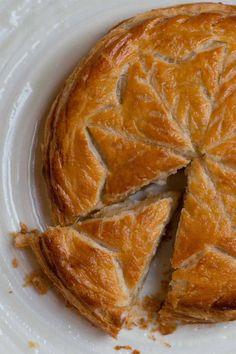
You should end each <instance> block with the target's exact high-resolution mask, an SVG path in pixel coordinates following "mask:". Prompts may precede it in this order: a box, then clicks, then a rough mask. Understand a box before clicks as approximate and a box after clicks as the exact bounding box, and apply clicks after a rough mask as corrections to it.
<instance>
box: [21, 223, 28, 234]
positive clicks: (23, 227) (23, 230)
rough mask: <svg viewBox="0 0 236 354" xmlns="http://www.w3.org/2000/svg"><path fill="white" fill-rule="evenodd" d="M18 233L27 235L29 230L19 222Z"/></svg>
mask: <svg viewBox="0 0 236 354" xmlns="http://www.w3.org/2000/svg"><path fill="white" fill-rule="evenodd" d="M20 232H21V233H22V234H27V233H28V232H29V228H28V226H27V225H26V224H24V223H23V222H20Z"/></svg>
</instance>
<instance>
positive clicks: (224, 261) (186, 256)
mask: <svg viewBox="0 0 236 354" xmlns="http://www.w3.org/2000/svg"><path fill="white" fill-rule="evenodd" d="M43 165H44V168H43V169H44V176H45V180H46V183H47V187H48V193H49V197H50V202H51V208H52V214H53V218H54V221H55V223H57V224H60V225H61V227H56V228H50V229H49V230H47V231H46V232H45V233H44V234H42V235H41V236H37V237H36V236H35V238H34V239H33V241H32V247H33V250H34V251H35V253H36V255H37V257H38V259H39V261H40V263H41V265H42V267H43V268H44V270H45V272H46V273H47V274H48V276H49V277H51V279H52V280H53V281H54V282H55V285H56V286H57V288H58V289H59V291H60V292H62V293H63V295H64V296H65V297H66V298H67V299H68V301H70V302H71V303H73V304H74V306H76V307H77V308H78V309H79V311H80V312H81V313H82V314H84V315H85V316H86V317H87V318H89V319H90V320H91V321H92V322H94V323H96V324H97V325H98V326H100V327H101V328H103V329H105V330H106V331H108V332H109V333H110V334H112V335H114V336H115V335H116V334H117V333H118V331H119V329H120V328H121V326H122V323H123V322H124V320H125V317H126V314H127V311H128V309H129V307H130V306H131V305H132V301H133V299H134V298H135V296H136V294H137V292H138V288H139V286H140V284H141V282H142V279H143V277H144V274H146V272H147V268H148V265H149V263H150V259H151V257H152V255H153V252H155V249H156V246H157V243H158V240H159V238H160V236H161V234H162V233H163V230H164V226H165V225H166V223H167V222H168V221H169V219H170V217H171V215H172V213H173V208H174V207H173V205H175V204H176V198H177V197H176V196H175V194H169V195H168V196H160V197H158V198H157V200H156V201H153V200H152V201H150V200H149V201H146V202H143V203H144V204H142V207H141V206H140V207H139V206H135V205H132V207H131V206H130V207H127V205H126V204H125V203H124V208H126V209H127V210H126V211H124V210H123V211H122V212H118V214H116V215H112V216H111V215H110V213H111V214H112V211H111V210H112V206H111V207H109V206H110V205H112V204H114V203H117V202H121V201H123V200H125V199H126V198H127V197H128V196H130V195H131V194H133V193H135V192H136V191H139V190H140V189H141V188H142V187H144V186H147V185H149V184H150V183H153V182H159V183H161V182H164V181H165V180H166V179H167V177H168V176H169V175H171V174H174V173H176V171H178V170H179V169H182V168H183V167H186V166H187V165H188V167H187V169H186V170H185V171H186V174H187V177H188V187H187V190H186V194H185V201H184V207H183V209H182V212H181V217H180V222H179V226H178V230H177V235H176V243H175V249H174V254H173V259H172V264H173V268H174V272H173V276H172V281H171V284H170V289H169V293H168V296H167V299H166V303H165V305H164V307H163V309H162V310H161V312H160V316H161V319H162V321H166V322H173V321H180V322H187V323H194V322H218V321H223V320H233V319H235V318H236V307H235V306H236V276H235V267H236V261H235V255H236V241H235V236H236V235H235V232H236V231H235V230H236V212H235V210H236V7H234V6H228V5H223V4H216V3H214V4H211V3H208V4H204V3H201V4H190V5H180V6H176V7H171V8H165V9H157V10H153V11H150V12H146V13H143V14H140V15H137V16H135V17H133V18H131V19H128V20H125V21H123V22H122V23H120V24H119V25H117V26H116V27H114V28H113V29H112V30H111V31H110V32H109V33H108V34H107V35H105V36H104V37H103V38H102V39H101V40H100V41H99V42H98V43H97V44H96V45H95V46H94V48H93V49H92V50H91V52H90V53H89V54H88V56H87V57H85V58H84V59H83V60H82V61H81V62H80V63H79V64H78V66H77V67H76V68H75V70H74V72H73V73H72V74H71V76H70V77H69V78H68V80H67V81H66V82H65V84H64V86H63V88H62V90H61V92H60V93H59V94H58V96H57V98H56V100H55V102H54V105H53V107H52V109H51V111H50V114H49V116H48V119H47V124H46V127H45V139H44V147H43ZM145 203H148V206H147V205H146V206H145V207H144V205H145ZM104 207H105V209H104V212H102V211H100V212H99V213H100V214H99V213H98V214H95V215H94V214H93V213H94V212H95V211H97V210H100V209H101V208H104ZM107 208H108V209H107ZM109 208H111V209H109ZM109 210H110V211H109ZM91 213H92V214H91ZM106 213H108V214H109V215H110V216H107V215H106ZM89 215H93V216H92V217H90V218H89ZM96 215H97V216H96ZM84 217H85V218H86V219H85V220H84ZM78 220H79V221H78ZM71 224H74V226H73V228H72V227H67V225H71Z"/></svg>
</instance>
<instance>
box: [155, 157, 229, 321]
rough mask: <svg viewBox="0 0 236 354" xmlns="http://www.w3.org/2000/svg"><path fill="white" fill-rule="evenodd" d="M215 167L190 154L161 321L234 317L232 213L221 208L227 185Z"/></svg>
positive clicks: (223, 205) (217, 319) (227, 195)
mask: <svg viewBox="0 0 236 354" xmlns="http://www.w3.org/2000/svg"><path fill="white" fill-rule="evenodd" d="M228 172H229V171H228V169H226V170H225V173H228ZM220 173H221V174H222V173H223V170H221V169H220V166H218V165H217V164H215V163H214V162H213V161H210V160H208V159H205V160H200V159H199V160H198V159H196V160H195V161H193V163H192V165H191V167H190V169H189V174H188V192H187V196H186V199H185V204H184V209H183V210H182V212H181V218H180V223H179V226H178V230H177V236H176V243H175V249H174V255H173V259H172V265H173V267H174V269H175V271H174V272H173V275H172V281H171V283H170V289H169V293H168V296H167V299H166V303H165V305H164V308H163V309H162V311H161V312H160V316H161V321H162V322H163V323H168V321H173V320H176V319H177V320H180V321H181V322H190V323H194V322H218V321H222V320H233V319H236V273H235V270H236V259H235V258H234V257H235V256H236V232H235V227H233V218H234V215H233V214H234V213H231V214H230V213H228V212H227V209H228V210H229V188H227V183H226V184H225V186H224V187H223V185H222V183H221V184H220V178H221V174H220ZM217 178H218V180H217ZM215 180H217V183H216V182H215ZM221 182H222V180H221ZM231 192H232V190H231ZM223 197H225V201H224V198H223ZM233 205H234V204H233V201H232V206H233Z"/></svg>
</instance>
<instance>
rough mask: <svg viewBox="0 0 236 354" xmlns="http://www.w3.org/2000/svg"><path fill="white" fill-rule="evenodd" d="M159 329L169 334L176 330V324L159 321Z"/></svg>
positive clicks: (162, 332)
mask: <svg viewBox="0 0 236 354" xmlns="http://www.w3.org/2000/svg"><path fill="white" fill-rule="evenodd" d="M159 330H160V332H161V334H163V335H167V334H171V333H173V332H174V331H175V330H176V325H174V324H166V323H160V326H159Z"/></svg>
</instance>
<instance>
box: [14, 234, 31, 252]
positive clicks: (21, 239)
mask: <svg viewBox="0 0 236 354" xmlns="http://www.w3.org/2000/svg"><path fill="white" fill-rule="evenodd" d="M12 236H13V237H14V240H13V242H14V246H15V247H16V248H28V247H29V237H28V234H25V233H21V232H13V233H12Z"/></svg>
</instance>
